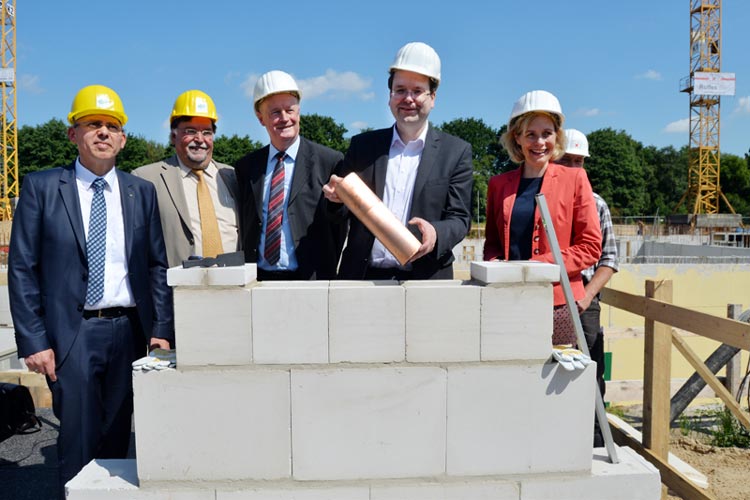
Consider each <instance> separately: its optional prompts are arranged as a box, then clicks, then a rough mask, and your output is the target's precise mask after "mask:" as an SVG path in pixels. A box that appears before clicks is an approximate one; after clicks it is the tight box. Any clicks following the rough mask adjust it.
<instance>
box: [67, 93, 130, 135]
mask: <svg viewBox="0 0 750 500" xmlns="http://www.w3.org/2000/svg"><path fill="white" fill-rule="evenodd" d="M88 115H105V116H111V117H112V118H114V119H115V120H117V121H118V122H120V125H125V123H127V121H128V115H126V114H125V110H124V109H123V107H122V101H121V100H120V96H119V95H117V92H115V91H114V90H112V89H111V88H109V87H105V86H104V85H89V86H88V87H83V88H82V89H81V90H79V91H78V93H77V94H76V96H75V98H74V99H73V104H72V105H71V106H70V113H68V122H69V123H70V124H71V125H75V123H76V122H77V121H78V120H79V119H80V118H82V117H84V116H88Z"/></svg>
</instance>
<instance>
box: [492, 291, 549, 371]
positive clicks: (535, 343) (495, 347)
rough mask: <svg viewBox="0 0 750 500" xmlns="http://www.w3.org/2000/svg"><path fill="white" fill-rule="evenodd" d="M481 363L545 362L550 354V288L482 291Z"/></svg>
mask: <svg viewBox="0 0 750 500" xmlns="http://www.w3.org/2000/svg"><path fill="white" fill-rule="evenodd" d="M481 294H482V312H481V315H482V319H481V349H482V353H481V355H482V361H493V360H511V359H547V358H549V356H550V354H551V353H552V285H549V284H529V285H507V286H499V287H489V286H488V287H484V288H482V292H481Z"/></svg>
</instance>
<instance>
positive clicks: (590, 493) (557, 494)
mask: <svg viewBox="0 0 750 500" xmlns="http://www.w3.org/2000/svg"><path fill="white" fill-rule="evenodd" d="M617 455H618V458H619V459H620V463H619V464H617V465H613V464H611V463H609V459H608V458H607V453H606V451H605V450H604V448H597V449H596V450H594V460H593V463H592V467H591V474H590V475H584V476H581V475H571V476H564V477H554V478H549V477H532V478H521V497H520V498H521V500H549V499H550V498H560V499H567V498H570V499H576V500H601V499H603V498H606V499H607V500H659V499H660V498H661V480H660V478H659V471H658V470H657V469H656V468H655V467H654V466H653V465H651V464H650V463H648V462H647V461H646V460H645V459H643V457H641V456H640V455H638V454H637V453H636V452H634V451H633V450H632V449H630V448H618V449H617Z"/></svg>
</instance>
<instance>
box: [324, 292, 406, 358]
mask: <svg viewBox="0 0 750 500" xmlns="http://www.w3.org/2000/svg"><path fill="white" fill-rule="evenodd" d="M386 283H390V284H389V285H383V286H378V285H375V284H373V283H372V282H365V283H362V284H360V285H355V284H352V283H351V282H347V283H344V284H341V283H339V282H335V281H334V282H331V287H330V288H329V290H328V304H329V306H328V330H329V353H330V361H331V363H340V362H342V361H349V362H361V363H378V362H380V363H388V362H393V361H403V360H404V317H405V313H404V307H405V306H404V302H405V301H404V288H403V287H401V286H399V284H398V282H395V281H394V282H386Z"/></svg>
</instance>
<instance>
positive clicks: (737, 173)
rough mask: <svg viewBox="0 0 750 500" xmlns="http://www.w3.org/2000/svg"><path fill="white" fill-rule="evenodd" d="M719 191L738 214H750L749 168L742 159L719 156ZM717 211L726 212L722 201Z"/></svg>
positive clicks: (733, 156) (732, 156)
mask: <svg viewBox="0 0 750 500" xmlns="http://www.w3.org/2000/svg"><path fill="white" fill-rule="evenodd" d="M720 184H721V190H722V192H723V193H724V195H725V196H726V197H727V200H729V203H731V204H732V208H734V211H735V212H737V213H738V214H750V166H749V165H748V162H747V160H746V159H744V158H740V157H739V156H737V155H733V154H722V155H721V179H720ZM719 211H720V212H728V211H729V209H728V208H727V207H726V206H725V204H724V201H723V200H721V201H719Z"/></svg>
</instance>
